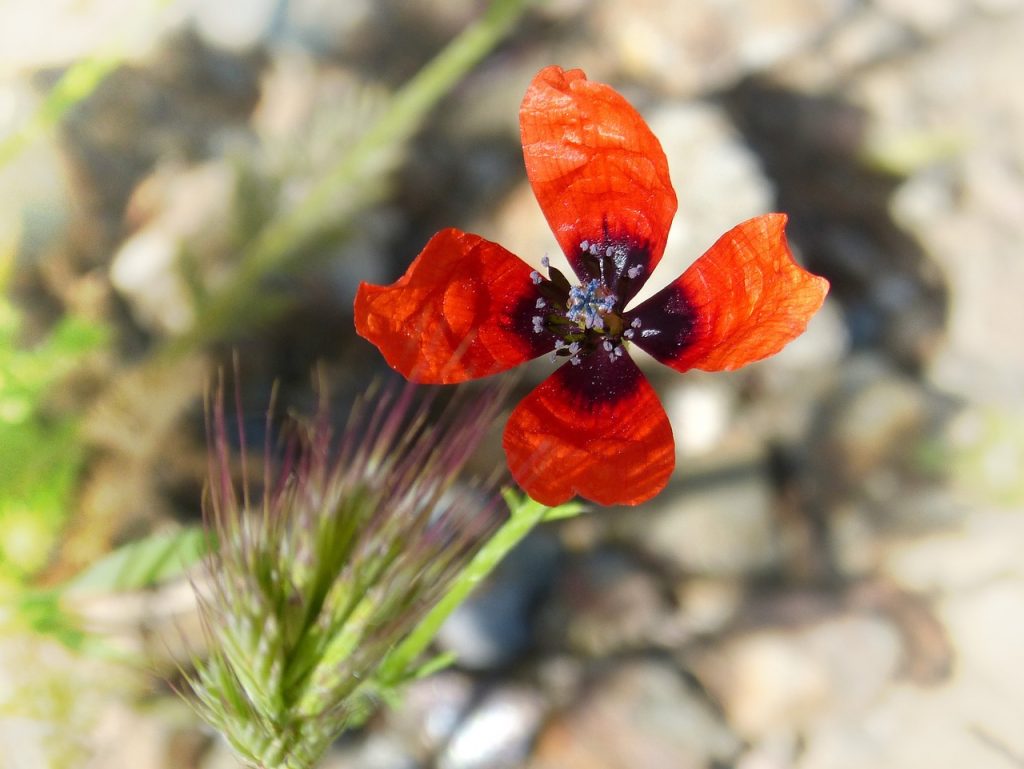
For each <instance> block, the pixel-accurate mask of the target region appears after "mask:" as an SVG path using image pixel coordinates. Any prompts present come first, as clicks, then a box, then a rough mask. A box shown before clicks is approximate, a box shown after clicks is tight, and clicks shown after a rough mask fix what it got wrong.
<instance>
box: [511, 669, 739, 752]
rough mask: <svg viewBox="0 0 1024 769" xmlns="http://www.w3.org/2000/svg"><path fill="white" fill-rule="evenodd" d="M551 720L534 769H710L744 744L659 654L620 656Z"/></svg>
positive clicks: (539, 738) (538, 745) (539, 745)
mask: <svg viewBox="0 0 1024 769" xmlns="http://www.w3.org/2000/svg"><path fill="white" fill-rule="evenodd" d="M585 692H586V693H585V695H584V696H581V697H580V699H579V700H578V701H577V702H576V703H575V704H573V705H572V706H571V707H569V708H568V709H566V710H565V711H564V712H562V713H559V714H558V715H556V716H555V717H554V718H552V719H550V720H549V721H548V723H547V724H546V725H545V727H544V729H543V731H542V732H541V734H540V736H539V737H538V740H537V748H536V751H535V753H534V758H533V760H532V761H531V762H530V764H529V765H528V766H529V769H634V768H635V767H644V769H710V767H712V766H718V765H722V764H728V763H730V762H731V760H732V759H733V758H734V757H735V755H736V753H737V752H738V748H739V743H738V741H737V739H736V738H735V737H734V736H733V734H732V733H731V732H730V731H729V730H728V729H727V728H726V727H725V726H724V725H723V724H722V723H721V721H720V720H719V719H718V717H717V715H716V713H715V710H714V708H713V707H712V706H711V704H710V703H709V702H708V701H707V700H706V699H705V698H704V697H703V696H702V695H701V693H700V692H699V691H698V690H697V689H696V687H694V686H692V685H691V684H689V683H688V682H687V681H686V679H685V677H684V676H683V675H682V674H681V672H680V671H679V670H678V669H676V668H674V667H673V666H672V665H670V664H668V663H666V662H659V661H654V660H644V661H633V662H624V663H620V664H619V665H618V666H616V667H614V668H611V669H610V670H607V671H606V672H604V673H603V674H600V675H599V676H598V677H597V679H596V680H594V681H593V682H592V683H591V685H589V686H588V687H586V689H585Z"/></svg>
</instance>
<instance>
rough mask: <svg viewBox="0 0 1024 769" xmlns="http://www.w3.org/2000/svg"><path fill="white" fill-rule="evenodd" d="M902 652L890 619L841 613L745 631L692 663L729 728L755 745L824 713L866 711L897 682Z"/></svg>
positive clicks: (849, 714) (698, 655)
mask: <svg viewBox="0 0 1024 769" xmlns="http://www.w3.org/2000/svg"><path fill="white" fill-rule="evenodd" d="M851 649H856V650H857V652H856V654H851V653H850V650H851ZM902 654H903V646H902V642H901V638H900V634H899V632H898V631H897V629H896V628H895V627H893V626H892V625H891V624H890V623H888V622H887V621H885V620H883V619H881V618H879V617H875V616H870V615H858V614H855V613H838V614H834V615H832V616H828V615H826V616H823V617H820V618H817V619H813V620H811V621H808V622H806V623H804V624H803V625H801V626H799V627H795V628H791V627H785V626H772V627H762V628H758V629H754V630H751V631H747V632H742V633H740V634H738V635H735V636H734V637H732V638H730V639H726V640H724V641H723V642H721V643H718V644H716V645H714V646H713V647H709V648H708V649H707V650H706V651H702V652H698V653H696V654H695V655H694V656H693V658H692V662H693V667H694V670H695V672H696V674H697V677H698V678H699V679H700V681H701V683H702V685H704V686H705V687H706V688H707V689H708V691H709V692H710V693H711V696H712V697H713V698H714V700H715V701H716V702H718V703H719V704H720V705H721V707H722V709H723V711H724V712H725V714H726V717H727V720H728V723H729V724H730V726H731V727H732V728H733V729H735V730H736V732H737V733H738V734H740V735H741V736H742V737H744V738H745V739H750V740H758V739H763V738H767V737H770V736H772V735H776V734H780V733H781V734H785V733H789V732H790V731H791V730H803V729H808V728H811V727H813V726H814V724H815V723H816V722H818V721H819V720H821V719H822V718H823V717H825V716H826V715H827V714H836V713H839V714H843V715H844V716H846V717H854V716H855V715H856V714H857V713H859V712H863V711H864V710H865V709H866V708H867V707H868V706H869V705H870V703H871V702H872V701H873V700H874V698H875V697H876V696H878V694H879V692H880V691H882V689H883V688H884V687H885V685H886V684H887V683H888V682H889V681H890V680H892V679H893V678H894V677H895V675H896V674H897V672H898V671H899V668H900V664H901V660H902Z"/></svg>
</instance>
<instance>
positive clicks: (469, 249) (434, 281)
mask: <svg viewBox="0 0 1024 769" xmlns="http://www.w3.org/2000/svg"><path fill="white" fill-rule="evenodd" d="M530 272H531V270H530V267H529V265H527V264H526V263H525V262H523V261H522V260H521V259H520V258H519V257H517V256H515V255H514V254H512V253H511V252H509V251H506V250H505V249H504V248H502V247H501V246H499V245H498V244H497V243H492V242H490V241H489V240H484V239H483V238H481V237H480V236H479V235H471V234H469V233H465V232H461V231H460V230H455V229H448V230H442V231H441V232H439V233H437V235H435V236H434V237H433V238H431V240H430V242H429V243H427V245H426V247H425V248H424V249H423V251H422V252H421V253H420V255H419V256H418V257H416V259H415V260H414V261H413V263H412V264H411V265H409V269H408V270H406V273H405V275H403V276H402V277H401V278H399V279H398V281H396V282H395V283H393V284H391V285H390V286H373V285H370V284H368V283H362V284H360V286H359V290H358V292H357V293H356V301H355V322H356V331H357V332H358V333H359V335H360V336H362V337H364V338H365V339H368V340H369V341H371V342H373V344H375V345H377V347H378V348H379V349H380V351H381V353H382V354H383V355H384V358H385V359H386V360H387V362H388V364H389V365H390V366H391V367H392V368H394V369H395V370H396V371H398V372H399V373H401V374H402V375H403V376H405V377H406V378H407V379H411V380H414V381H417V382H423V383H426V384H454V383H457V382H464V381H466V380H467V379H476V378H478V377H484V376H488V375H490V374H496V373H498V372H499V371H504V370H506V369H509V368H512V367H513V366H517V365H519V364H520V363H523V362H525V361H527V360H529V359H530V358H534V357H536V356H537V355H540V354H542V353H544V352H546V351H548V350H550V349H551V348H552V347H553V346H554V339H553V338H552V337H551V335H550V334H549V333H548V332H546V331H545V332H541V333H536V332H534V330H533V325H532V320H531V318H532V316H533V314H534V313H535V309H534V308H535V302H536V300H537V296H538V294H537V291H536V286H534V284H533V282H532V281H531V279H530Z"/></svg>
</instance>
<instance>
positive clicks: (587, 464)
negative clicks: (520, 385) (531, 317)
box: [504, 351, 675, 505]
mask: <svg viewBox="0 0 1024 769" xmlns="http://www.w3.org/2000/svg"><path fill="white" fill-rule="evenodd" d="M504 445H505V453H506V455H507V456H508V464H509V469H510V470H511V471H512V476H513V477H514V478H515V479H516V481H517V482H518V483H519V485H520V486H522V487H523V489H525V491H526V492H527V493H528V494H529V495H530V496H531V497H533V498H534V499H536V500H537V501H538V502H542V503H544V504H546V505H557V504H561V503H562V502H565V501H566V500H568V499H571V498H572V497H573V496H575V495H577V494H579V495H580V496H581V497H585V498H586V499H590V500H593V501H594V502H597V503H598V504H602V505H635V504H639V503H640V502H644V501H645V500H648V499H650V498H651V497H653V496H654V495H655V494H657V493H658V492H659V491H661V490H662V489H663V488H665V484H666V483H668V478H669V476H670V475H671V474H672V469H673V467H674V466H675V445H674V442H673V440H672V428H671V427H670V426H669V423H668V417H667V416H665V410H664V409H663V408H662V407H661V403H659V402H658V396H657V395H656V394H655V392H654V389H653V388H652V387H651V385H650V383H648V381H647V379H646V378H645V377H644V375H643V374H642V373H641V372H640V369H638V368H637V367H636V364H635V363H633V361H632V360H630V359H629V357H628V356H624V357H622V358H619V359H618V360H616V361H614V362H611V361H609V359H608V358H607V357H606V356H605V355H604V354H603V353H602V352H600V351H598V352H594V353H592V354H590V355H588V356H586V357H585V358H584V359H583V361H582V363H580V365H578V366H573V365H572V364H569V363H567V364H565V365H563V366H562V367H561V368H560V369H558V370H557V371H556V372H555V373H554V374H552V375H551V376H550V377H548V378H547V379H546V380H544V381H543V382H542V383H541V384H540V385H539V386H538V387H537V388H536V389H534V391H533V392H531V393H530V394H529V395H528V396H526V398H524V399H523V401H522V402H521V403H520V404H519V405H518V406H517V407H516V408H515V410H514V411H513V412H512V415H511V416H510V417H509V420H508V425H507V426H506V428H505V438H504Z"/></svg>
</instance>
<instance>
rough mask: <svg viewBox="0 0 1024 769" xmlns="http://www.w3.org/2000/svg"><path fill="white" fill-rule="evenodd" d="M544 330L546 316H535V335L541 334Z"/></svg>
mask: <svg viewBox="0 0 1024 769" xmlns="http://www.w3.org/2000/svg"><path fill="white" fill-rule="evenodd" d="M543 330H544V316H543V315H534V316H533V333H535V334H539V333H541V332H542V331H543Z"/></svg>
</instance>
